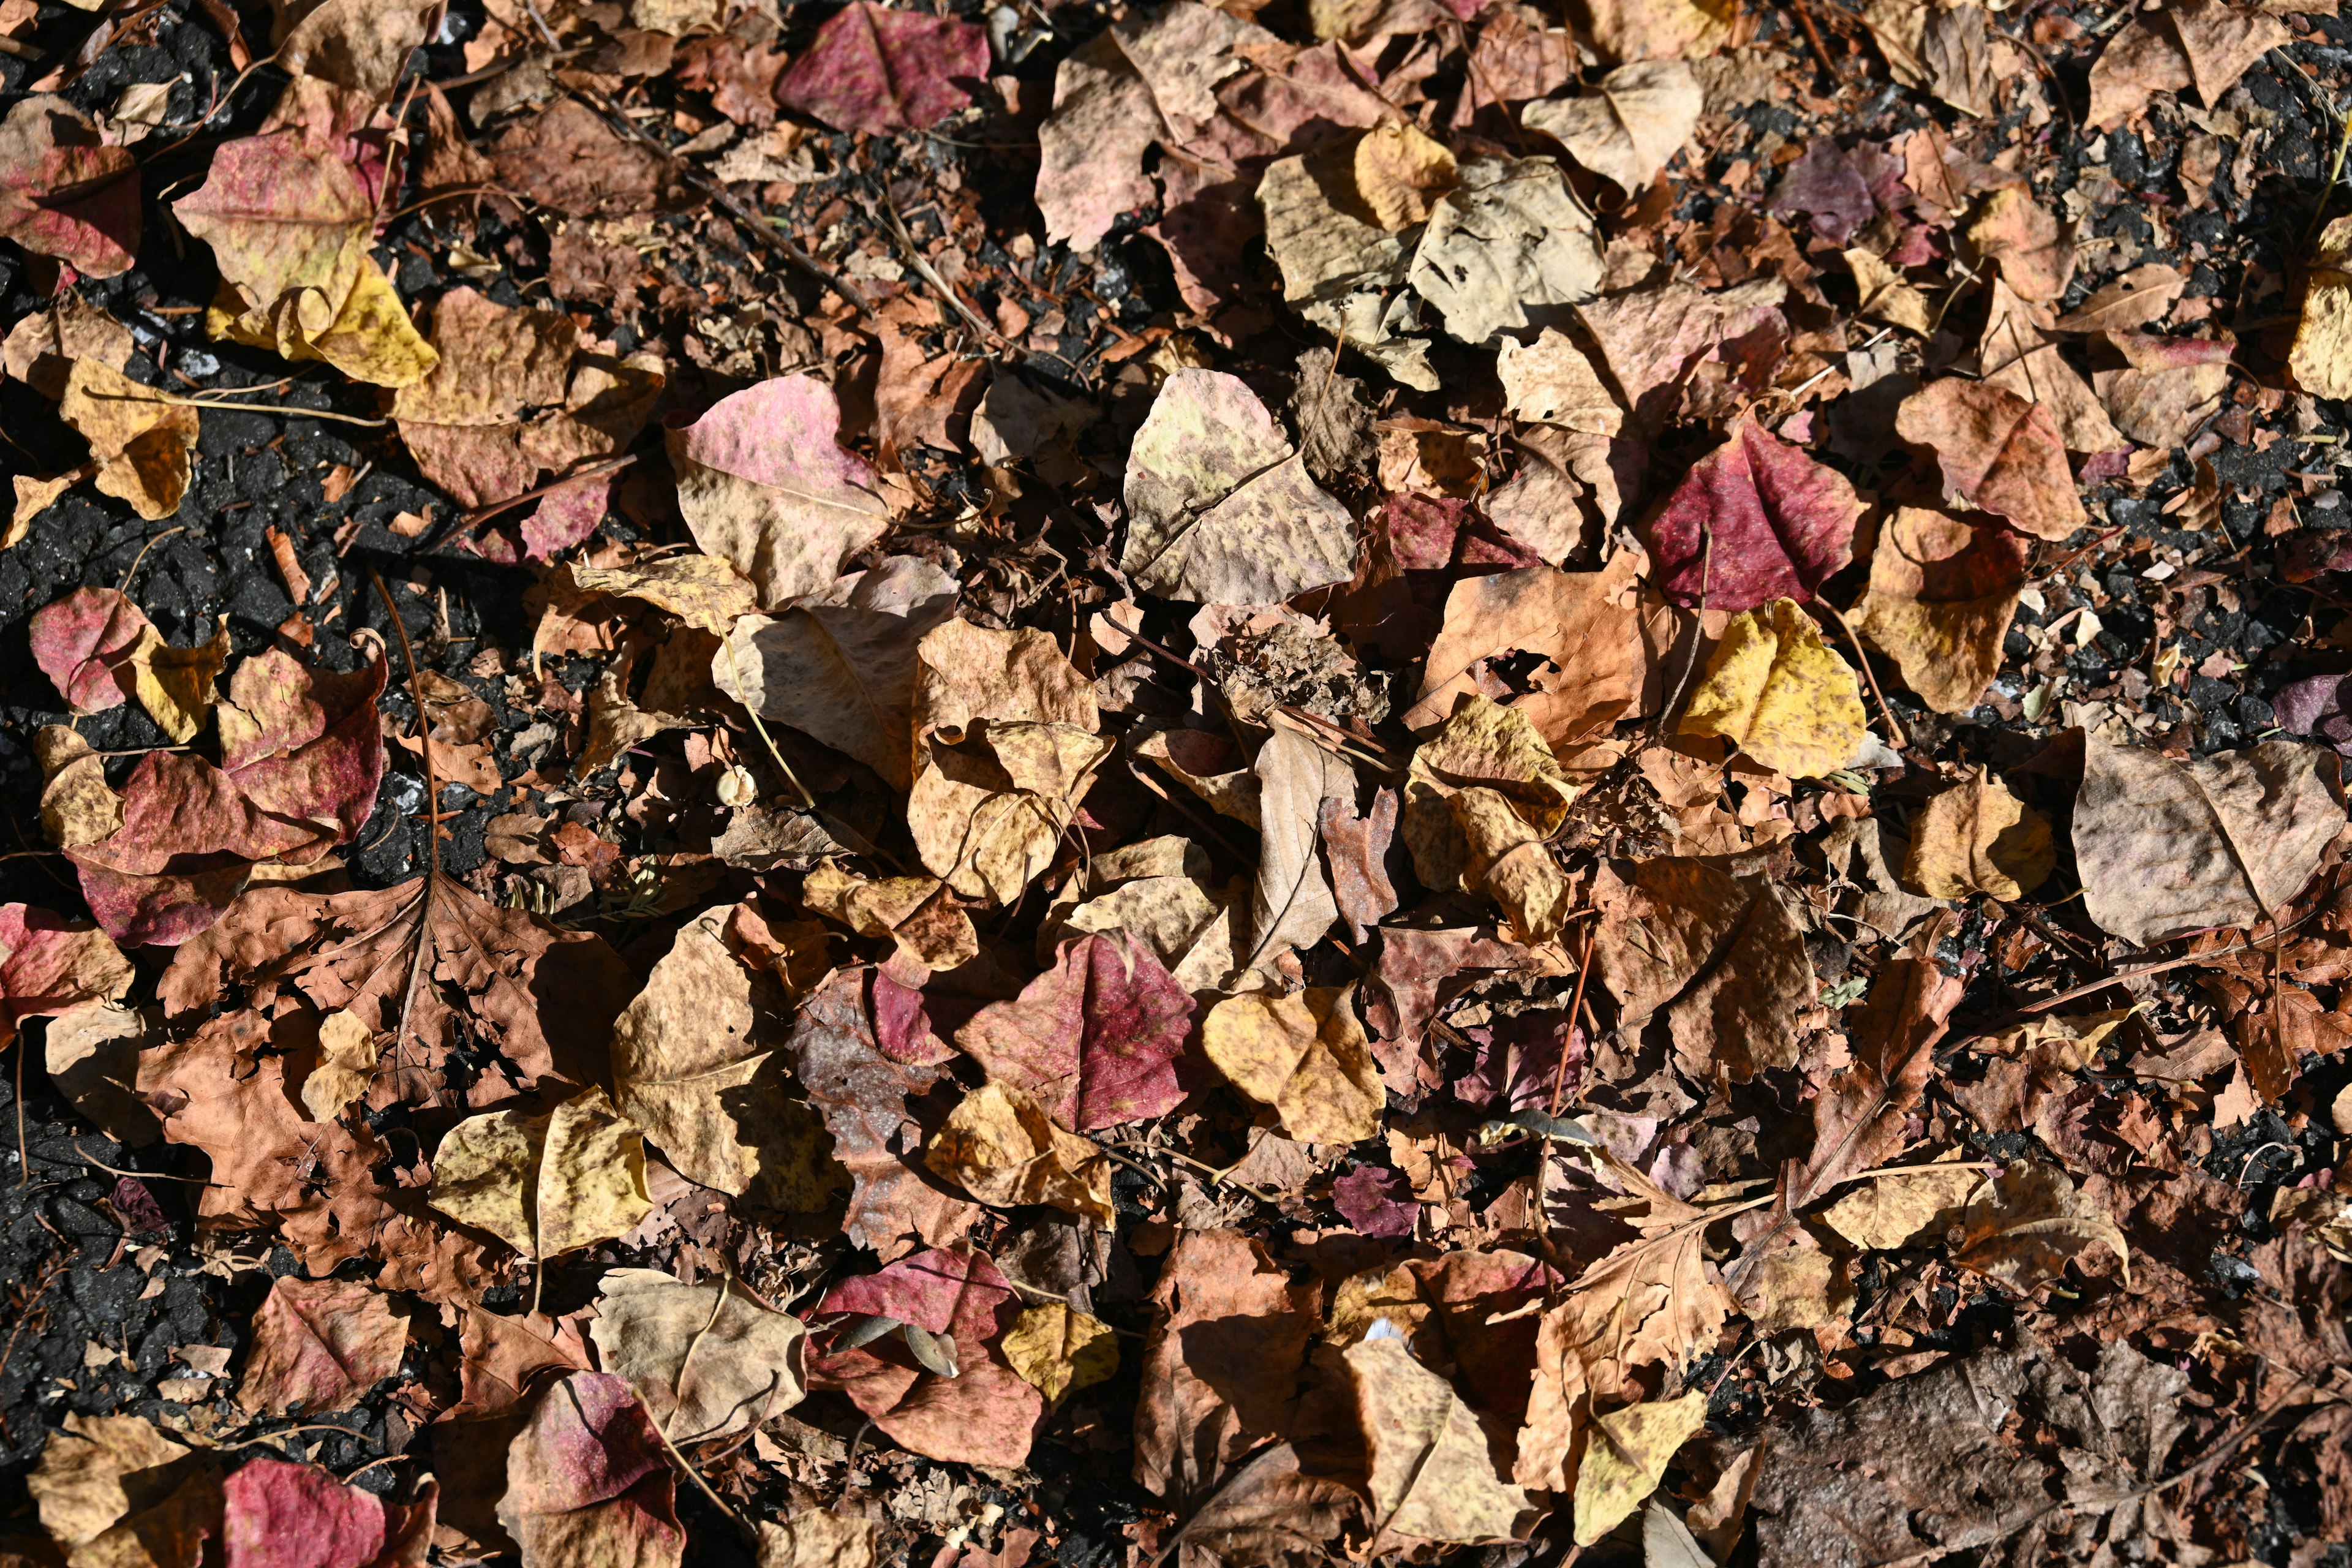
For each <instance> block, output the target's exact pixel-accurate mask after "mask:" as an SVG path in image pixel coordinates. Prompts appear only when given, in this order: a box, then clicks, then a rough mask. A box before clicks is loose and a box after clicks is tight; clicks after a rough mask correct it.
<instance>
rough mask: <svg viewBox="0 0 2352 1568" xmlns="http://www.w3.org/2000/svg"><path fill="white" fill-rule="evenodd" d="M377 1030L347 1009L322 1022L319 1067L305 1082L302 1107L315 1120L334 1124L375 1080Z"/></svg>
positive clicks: (312, 1071)
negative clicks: (344, 1109) (345, 1109)
mask: <svg viewBox="0 0 2352 1568" xmlns="http://www.w3.org/2000/svg"><path fill="white" fill-rule="evenodd" d="M377 1056H378V1052H377V1050H376V1043H375V1031H374V1030H373V1029H371V1028H369V1027H368V1025H367V1020H366V1019H364V1018H362V1017H361V1016H359V1015H358V1014H356V1013H354V1012H352V1011H351V1010H350V1009H348V1008H341V1007H339V1008H337V1009H336V1010H335V1011H334V1012H331V1013H330V1014H328V1015H327V1016H325V1017H324V1018H322V1019H320V1021H319V1065H318V1066H316V1067H314V1068H311V1069H310V1073H309V1075H308V1076H307V1077H305V1078H304V1079H302V1104H303V1106H304V1107H305V1108H306V1109H308V1110H309V1111H310V1120H311V1121H333V1120H334V1119H335V1118H336V1117H338V1116H341V1114H342V1113H343V1108H344V1107H345V1106H347V1105H349V1104H351V1102H352V1100H357V1099H359V1098H360V1097H361V1096H362V1095H363V1094H365V1093H367V1091H368V1086H369V1085H370V1084H372V1083H373V1082H374V1081H375V1069H376V1060H377Z"/></svg>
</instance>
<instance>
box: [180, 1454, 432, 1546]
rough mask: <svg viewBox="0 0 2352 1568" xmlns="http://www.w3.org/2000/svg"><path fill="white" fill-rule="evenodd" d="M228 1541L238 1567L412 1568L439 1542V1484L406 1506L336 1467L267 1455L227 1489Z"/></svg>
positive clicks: (224, 1535) (224, 1529)
mask: <svg viewBox="0 0 2352 1568" xmlns="http://www.w3.org/2000/svg"><path fill="white" fill-rule="evenodd" d="M221 1491H222V1494H223V1502H224V1505H225V1506H224V1510H223V1516H222V1524H221V1541H222V1544H223V1545H224V1547H226V1551H227V1554H228V1560H229V1561H230V1562H232V1563H236V1564H237V1565H238V1568H309V1565H310V1564H318V1563H325V1564H331V1565H332V1568H345V1565H346V1564H348V1565H350V1568H408V1565H410V1564H413V1563H423V1562H424V1561H425V1553H426V1552H428V1551H430V1550H431V1547H432V1543H433V1527H434V1513H435V1508H436V1503H437V1501H438V1498H437V1495H436V1490H435V1488H434V1486H433V1483H431V1482H430V1481H428V1482H427V1483H425V1488H424V1489H423V1497H422V1499H421V1500H419V1501H418V1502H416V1503H415V1504H414V1505H412V1506H410V1507H406V1508H404V1507H402V1506H401V1505H400V1504H398V1503H388V1502H385V1501H384V1500H383V1499H381V1498H379V1497H377V1496H376V1495H375V1494H374V1493H373V1492H370V1491H366V1490H363V1489H361V1488H359V1487H356V1486H346V1485H344V1484H343V1483H342V1482H341V1481H340V1480H338V1479H335V1475H334V1472H332V1471H331V1470H323V1469H320V1468H319V1467H318V1466H316V1465H289V1464H288V1463H286V1462H285V1461H284V1460H282V1459H273V1458H268V1457H266V1456H264V1457H260V1458H254V1459H250V1460H248V1461H247V1462H246V1463H245V1464H243V1465H240V1466H239V1467H237V1470H236V1474H235V1475H233V1476H231V1477H229V1479H227V1481H226V1483H224V1484H223V1485H222V1487H221Z"/></svg>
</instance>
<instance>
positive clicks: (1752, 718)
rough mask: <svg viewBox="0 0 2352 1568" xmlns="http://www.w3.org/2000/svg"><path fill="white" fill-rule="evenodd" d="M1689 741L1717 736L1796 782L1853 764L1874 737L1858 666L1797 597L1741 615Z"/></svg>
mask: <svg viewBox="0 0 2352 1568" xmlns="http://www.w3.org/2000/svg"><path fill="white" fill-rule="evenodd" d="M1681 731H1682V732H1683V733H1684V734H1685V735H1717V736H1720V737H1722V738H1723V739H1725V740H1727V741H1729V742H1731V743H1732V744H1733V745H1735V746H1737V747H1738V748H1739V749H1740V750H1741V751H1743V752H1747V753H1748V755H1749V756H1751V757H1754V758H1755V759H1756V760H1757V761H1758V762H1759V763H1763V764H1764V765H1765V766H1767V767H1769V768H1772V769H1775V770H1777V771H1778V772H1780V773H1786V774H1788V775H1789V776H1790V778H1820V777H1822V776H1824V775H1826V774H1829V773H1835V772H1836V771H1837V770H1838V769H1840V768H1842V767H1843V766H1845V765H1846V763H1847V762H1848V761H1849V760H1851V759H1852V758H1853V754H1854V751H1855V748H1857V747H1859V746H1860V745H1861V744H1862V742H1863V739H1864V736H1866V735H1867V734H1868V733H1869V732H1870V726H1869V716H1868V714H1867V713H1865V712H1864V710H1863V706H1862V683H1861V682H1860V681H1859V680H1858V679H1856V678H1855V676H1854V672H1853V666H1852V665H1850V664H1848V663H1846V661H1845V660H1844V658H1842V657H1840V655H1839V654H1838V651H1837V650H1836V649H1835V648H1832V647H1830V646H1829V645H1828V644H1827V643H1826V642H1824V641H1823V640H1822V633H1821V628H1820V626H1816V625H1815V624H1814V622H1813V619H1812V617H1811V616H1808V615H1806V614H1805V613H1804V612H1803V611H1802V610H1801V609H1799V608H1798V607H1797V605H1796V603H1795V602H1794V601H1793V600H1790V599H1774V600H1772V601H1771V602H1769V604H1766V605H1762V606H1760V607H1759V608H1758V609H1754V610H1748V611H1746V612H1744V613H1743V614H1740V615H1738V616H1733V617H1732V619H1731V624H1730V625H1728V626H1726V627H1724V629H1723V637H1722V639H1721V640H1720V641H1718V642H1717V644H1716V645H1715V648H1714V651H1712V652H1711V653H1709V654H1708V655H1707V658H1706V673H1705V674H1704V675H1703V676H1701V677H1700V679H1699V683H1698V687H1697V689H1696V690H1694V691H1693V692H1692V693H1691V696H1690V701H1689V703H1688V705H1687V706H1686V707H1685V708H1684V710H1683V717H1682V722H1681Z"/></svg>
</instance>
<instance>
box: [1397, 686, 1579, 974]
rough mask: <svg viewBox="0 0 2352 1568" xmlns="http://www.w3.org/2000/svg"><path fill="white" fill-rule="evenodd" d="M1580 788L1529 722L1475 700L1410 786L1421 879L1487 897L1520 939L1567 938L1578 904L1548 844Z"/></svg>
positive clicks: (1406, 819) (1408, 803)
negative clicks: (1572, 912)
mask: <svg viewBox="0 0 2352 1568" xmlns="http://www.w3.org/2000/svg"><path fill="white" fill-rule="evenodd" d="M1578 793H1579V789H1578V786H1577V784H1575V783H1573V782H1572V781H1570V778H1569V777H1568V775H1567V774H1566V773H1565V772H1563V771H1562V769H1561V768H1560V765H1559V760H1558V759H1557V758H1555V757H1554V756H1553V755H1552V751H1551V748H1550V747H1549V745H1547V744H1546V743H1545V742H1544V739H1543V737H1542V736H1541V735H1538V733H1537V732H1536V730H1535V726H1534V724H1533V723H1531V722H1530V721H1528V716H1527V715H1526V714H1525V713H1524V712H1522V711H1520V710H1519V709H1517V708H1516V707H1512V708H1505V707H1501V706H1499V705H1497V704H1496V703H1495V702H1492V701H1490V700H1487V699H1486V698H1485V697H1481V696H1478V695H1476V694H1475V693H1465V694H1463V695H1462V696H1460V697H1457V698H1456V699H1455V700H1454V712H1453V714H1452V716H1451V717H1449V718H1448V719H1447V720H1446V721H1445V723H1444V726H1443V727H1442V728H1441V729H1439V730H1438V731H1436V733H1434V734H1433V735H1431V736H1430V738H1429V739H1428V740H1426V741H1424V742H1422V744H1421V745H1420V746H1419V747H1418V748H1416V749H1415V751H1414V752H1413V756H1412V768H1411V771H1410V772H1409V773H1407V775H1406V779H1405V797H1404V809H1403V814H1402V819H1403V826H1404V840H1405V845H1406V847H1408V848H1410V849H1411V850H1412V860H1413V869H1414V872H1415V874H1416V875H1417V876H1419V877H1420V879H1421V880H1422V881H1423V883H1424V884H1426V885H1427V886H1429V887H1431V888H1434V889H1439V890H1441V891H1444V890H1449V889H1454V888H1464V889H1471V890H1474V891H1479V892H1484V893H1486V895H1487V896H1488V897H1490V898H1492V899H1493V900H1495V901H1496V903H1497V904H1498V905H1500V906H1501V908H1502V910H1503V912H1504V913H1505V914H1506V915H1507V916H1508V917H1509V919H1510V922H1511V927H1512V931H1514V933H1515V934H1516V937H1517V940H1519V941H1523V942H1549V941H1550V940H1551V939H1552V938H1553V937H1555V936H1558V935H1559V931H1560V928H1561V926H1562V924H1563V923H1564V922H1565V921H1566V920H1567V918H1568V914H1569V910H1570V904H1571V902H1572V901H1573V900H1572V896H1571V893H1570V889H1569V885H1568V878H1567V876H1566V874H1565V873H1563V872H1562V871H1561V870H1560V868H1559V863H1558V862H1557V861H1555V860H1554V859H1553V858H1552V855H1551V850H1550V848H1549V846H1548V845H1547V844H1546V843H1545V840H1546V839H1548V838H1549V837H1550V836H1551V835H1552V834H1553V833H1554V832H1555V831H1557V830H1558V829H1559V826H1560V824H1561V823H1562V821H1564V820H1565V819H1566V816H1567V814H1568V808H1569V806H1570V805H1571V804H1573V803H1574V801H1575V799H1576V797H1577V795H1578Z"/></svg>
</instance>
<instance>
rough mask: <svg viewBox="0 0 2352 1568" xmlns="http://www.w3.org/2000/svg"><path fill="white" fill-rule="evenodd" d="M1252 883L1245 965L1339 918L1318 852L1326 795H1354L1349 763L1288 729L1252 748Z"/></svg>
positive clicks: (1266, 962) (1271, 960) (1257, 963)
mask: <svg viewBox="0 0 2352 1568" xmlns="http://www.w3.org/2000/svg"><path fill="white" fill-rule="evenodd" d="M1254 771H1255V773H1256V776H1257V781H1258V826H1259V832H1260V835H1261V838H1260V847H1259V850H1258V867H1257V885H1256V889H1255V892H1254V893H1253V894H1252V896H1251V901H1250V930H1251V933H1252V935H1251V942H1250V951H1249V952H1247V953H1246V954H1245V955H1244V957H1243V960H1242V967H1243V968H1244V969H1246V970H1262V969H1268V968H1271V967H1272V966H1273V965H1274V964H1275V963H1276V962H1277V961H1279V960H1280V959H1281V958H1282V957H1283V956H1284V955H1285V954H1286V953H1288V952H1292V951H1293V950H1294V949H1297V948H1300V947H1312V946H1313V945H1314V944H1315V943H1317V942H1320V941H1322V940H1323V937H1324V934H1325V933H1326V932H1328V931H1329V930H1330V929H1331V926H1332V923H1333V922H1334V921H1337V920H1338V919H1339V902H1338V900H1335V899H1334V898H1333V897H1332V893H1331V884H1330V882H1329V880H1328V879H1327V878H1326V877H1325V876H1324V873H1323V863H1322V861H1321V859H1320V858H1318V856H1317V854H1316V843H1317V837H1318V825H1319V824H1320V823H1321V821H1322V817H1323V803H1324V802H1325V801H1327V800H1346V801H1350V802H1352V801H1353V800H1354V799H1355V797H1356V775H1355V773H1354V772H1353V771H1352V770H1350V769H1349V766H1348V764H1347V763H1344V762H1341V761H1340V760H1339V758H1337V757H1335V756H1333V755H1332V754H1331V753H1330V752H1327V751H1325V750H1324V749H1323V748H1322V747H1320V746H1318V745H1317V744H1316V743H1315V742H1312V741H1310V740H1308V739H1307V737H1306V736H1304V735H1302V734H1300V733H1298V732H1297V731H1296V730H1292V729H1288V728H1280V729H1276V731H1274V733H1273V734H1272V735H1270V736H1268V737H1267V738H1266V742H1265V745H1263V746H1261V747H1259V748H1258V754H1257V763H1256V766H1255V770H1254Z"/></svg>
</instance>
